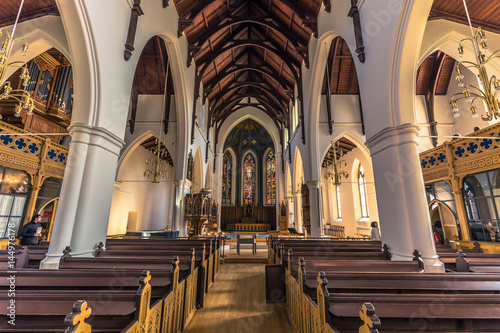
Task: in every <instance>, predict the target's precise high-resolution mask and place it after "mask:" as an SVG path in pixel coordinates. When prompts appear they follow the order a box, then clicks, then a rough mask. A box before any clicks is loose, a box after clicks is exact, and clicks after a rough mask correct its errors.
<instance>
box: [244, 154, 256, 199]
mask: <svg viewBox="0 0 500 333" xmlns="http://www.w3.org/2000/svg"><path fill="white" fill-rule="evenodd" d="M254 202H255V158H254V157H253V155H252V154H250V153H248V154H247V155H246V156H245V158H244V159H243V204H245V205H247V204H253V203H254Z"/></svg>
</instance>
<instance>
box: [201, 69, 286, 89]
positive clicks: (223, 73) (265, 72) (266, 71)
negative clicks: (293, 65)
mask: <svg viewBox="0 0 500 333" xmlns="http://www.w3.org/2000/svg"><path fill="white" fill-rule="evenodd" d="M242 71H254V72H259V73H261V74H263V75H266V76H268V77H269V78H271V79H272V80H274V81H276V82H278V83H279V84H280V86H281V87H282V88H283V90H287V88H290V89H291V88H293V85H290V84H289V83H288V82H287V81H285V80H283V78H282V77H276V76H273V75H274V73H273V72H272V69H271V68H269V67H267V66H256V65H232V66H230V69H229V70H228V71H221V73H220V74H219V75H218V76H216V77H214V78H212V79H211V80H210V81H209V82H207V84H206V86H207V91H209V92H210V91H211V90H212V87H213V86H214V85H215V84H217V82H219V81H220V80H222V79H223V78H224V77H226V76H228V75H232V74H234V73H238V72H242Z"/></svg>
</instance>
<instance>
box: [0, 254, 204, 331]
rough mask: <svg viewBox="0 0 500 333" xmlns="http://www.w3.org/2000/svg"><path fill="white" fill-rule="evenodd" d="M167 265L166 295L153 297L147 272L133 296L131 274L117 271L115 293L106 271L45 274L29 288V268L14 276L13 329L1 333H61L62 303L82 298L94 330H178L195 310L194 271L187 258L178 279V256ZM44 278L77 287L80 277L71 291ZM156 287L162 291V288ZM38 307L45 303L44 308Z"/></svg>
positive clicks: (65, 306) (31, 277)
mask: <svg viewBox="0 0 500 333" xmlns="http://www.w3.org/2000/svg"><path fill="white" fill-rule="evenodd" d="M172 267H173V270H172V272H171V276H170V277H168V279H167V280H166V281H164V282H167V283H168V286H169V288H168V291H167V292H166V293H165V294H164V295H163V296H159V297H158V293H157V292H156V293H155V288H156V291H158V288H157V286H155V285H157V283H156V284H153V285H151V283H150V280H151V275H150V274H149V271H147V274H142V277H141V280H140V282H141V287H140V288H139V291H137V292H135V291H133V290H131V289H130V286H129V282H130V274H134V273H135V272H131V271H126V272H125V273H124V272H123V271H119V272H118V274H124V276H120V277H119V278H118V279H119V283H118V289H114V288H111V286H110V279H109V278H110V277H111V276H112V275H114V274H117V272H112V271H99V272H96V271H90V272H89V271H87V272H85V271H71V272H72V274H71V275H68V273H67V272H68V271H64V270H59V271H51V272H46V273H45V274H44V275H45V278H41V279H39V280H38V283H37V282H36V281H35V285H34V286H30V285H29V284H28V283H29V282H34V281H33V278H34V274H31V273H29V270H25V271H20V272H18V274H19V275H17V276H16V287H17V286H18V285H19V284H21V285H22V291H21V292H19V291H18V293H16V326H11V327H7V328H8V330H6V332H26V331H27V330H29V327H37V330H36V331H37V332H63V331H64V330H63V328H62V327H61V326H60V317H61V316H62V314H63V312H62V311H64V313H65V312H66V310H65V309H67V307H68V304H69V303H72V302H74V300H75V299H86V300H87V301H88V304H89V305H91V306H92V308H94V310H95V314H96V316H95V318H93V321H92V322H93V326H94V329H93V331H95V332H139V331H143V329H144V330H145V331H147V332H166V333H170V332H178V331H181V330H182V329H183V327H185V325H186V324H187V322H188V321H189V320H190V318H191V317H192V315H193V314H194V311H195V310H196V293H197V289H196V285H197V269H198V268H195V267H194V260H193V261H192V266H191V274H189V276H188V277H187V278H186V279H184V280H182V281H180V280H179V276H180V275H179V273H180V271H179V259H178V258H174V260H173V261H172ZM44 271H45V270H36V271H34V270H32V271H31V272H36V273H44ZM91 273H93V275H94V276H93V277H92V274H91ZM49 275H52V277H54V275H60V277H61V276H62V278H61V279H59V283H61V282H62V283H64V282H70V281H72V283H74V284H78V282H77V281H76V279H77V278H80V281H81V283H80V285H81V286H80V287H79V289H78V290H74V289H73V287H72V286H64V287H60V286H57V284H58V283H57V282H54V280H57V279H52V280H53V281H52V283H51V282H50V281H49V279H47V277H48V276H49ZM78 275H80V277H78ZM106 275H107V276H106ZM40 282H42V284H44V286H43V288H42V287H40V286H39V284H40ZM162 287H163V288H164V290H165V286H162ZM135 288H137V284H136V287H135ZM155 294H156V295H155ZM152 296H155V297H152ZM8 301H9V299H6V298H5V299H4V298H0V304H2V305H3V303H4V302H8ZM150 303H154V304H153V306H151V307H150V306H149V305H150ZM6 304H7V303H6ZM43 304H50V307H48V308H47V306H43ZM63 309H64V310H63ZM57 323H59V324H57ZM139 326H140V329H139ZM2 327H3V326H2ZM0 331H2V329H0ZM29 331H32V330H29Z"/></svg>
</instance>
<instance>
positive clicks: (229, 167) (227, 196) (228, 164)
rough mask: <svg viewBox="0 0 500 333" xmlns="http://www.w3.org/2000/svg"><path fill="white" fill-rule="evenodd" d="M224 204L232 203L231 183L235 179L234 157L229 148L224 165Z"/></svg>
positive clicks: (225, 154)
mask: <svg viewBox="0 0 500 333" xmlns="http://www.w3.org/2000/svg"><path fill="white" fill-rule="evenodd" d="M222 176H223V177H222V204H223V205H230V204H231V185H232V180H233V158H232V156H231V153H230V152H229V150H226V152H225V153H224V158H223V167H222Z"/></svg>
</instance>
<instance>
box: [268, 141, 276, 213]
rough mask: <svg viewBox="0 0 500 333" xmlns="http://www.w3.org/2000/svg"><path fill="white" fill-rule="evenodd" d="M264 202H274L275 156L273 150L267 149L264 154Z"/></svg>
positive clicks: (273, 203) (270, 203)
mask: <svg viewBox="0 0 500 333" xmlns="http://www.w3.org/2000/svg"><path fill="white" fill-rule="evenodd" d="M266 189H267V193H266V203H267V204H268V205H275V204H276V158H275V156H274V152H273V151H272V150H269V153H268V154H267V156H266Z"/></svg>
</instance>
